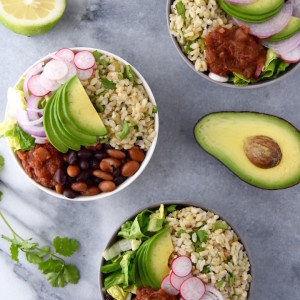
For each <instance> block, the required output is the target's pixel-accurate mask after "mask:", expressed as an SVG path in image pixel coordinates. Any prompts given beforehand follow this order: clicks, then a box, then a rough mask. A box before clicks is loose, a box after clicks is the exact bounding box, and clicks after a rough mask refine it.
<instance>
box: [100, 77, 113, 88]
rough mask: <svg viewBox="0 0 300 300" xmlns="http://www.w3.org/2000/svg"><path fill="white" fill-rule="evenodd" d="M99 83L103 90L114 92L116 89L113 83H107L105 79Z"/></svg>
mask: <svg viewBox="0 0 300 300" xmlns="http://www.w3.org/2000/svg"><path fill="white" fill-rule="evenodd" d="M101 82H102V84H103V86H104V88H105V89H107V90H114V89H116V86H117V84H116V83H114V82H112V81H109V80H108V79H106V78H101Z"/></svg>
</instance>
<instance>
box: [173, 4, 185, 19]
mask: <svg viewBox="0 0 300 300" xmlns="http://www.w3.org/2000/svg"><path fill="white" fill-rule="evenodd" d="M175 7H176V10H177V13H178V15H179V16H181V17H182V18H183V19H185V6H184V4H183V3H182V1H180V2H178V3H177V4H176V5H175Z"/></svg>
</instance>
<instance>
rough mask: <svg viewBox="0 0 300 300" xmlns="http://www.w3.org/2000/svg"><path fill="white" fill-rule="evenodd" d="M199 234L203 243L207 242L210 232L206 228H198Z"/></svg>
mask: <svg viewBox="0 0 300 300" xmlns="http://www.w3.org/2000/svg"><path fill="white" fill-rule="evenodd" d="M197 236H198V238H199V240H200V242H201V243H206V242H207V238H208V234H207V232H206V231H205V230H198V231H197Z"/></svg>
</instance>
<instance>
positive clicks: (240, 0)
mask: <svg viewBox="0 0 300 300" xmlns="http://www.w3.org/2000/svg"><path fill="white" fill-rule="evenodd" d="M224 1H225V2H228V3H230V4H236V5H246V4H251V3H254V2H256V0H224Z"/></svg>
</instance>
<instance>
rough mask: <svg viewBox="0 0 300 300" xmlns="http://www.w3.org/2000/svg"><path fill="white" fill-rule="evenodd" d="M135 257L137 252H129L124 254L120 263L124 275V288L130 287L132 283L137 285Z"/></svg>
mask: <svg viewBox="0 0 300 300" xmlns="http://www.w3.org/2000/svg"><path fill="white" fill-rule="evenodd" d="M135 256H136V252H134V251H128V252H126V253H125V254H124V256H123V258H122V260H121V262H120V265H121V267H122V273H123V274H124V281H123V287H124V288H126V287H128V286H129V285H130V284H132V283H135V269H136V268H135Z"/></svg>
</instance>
